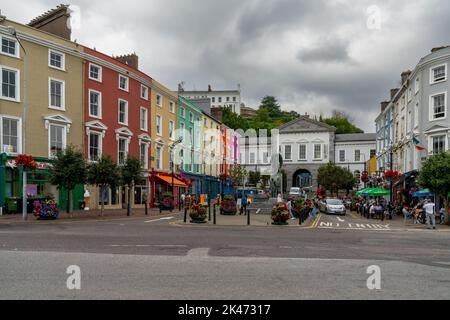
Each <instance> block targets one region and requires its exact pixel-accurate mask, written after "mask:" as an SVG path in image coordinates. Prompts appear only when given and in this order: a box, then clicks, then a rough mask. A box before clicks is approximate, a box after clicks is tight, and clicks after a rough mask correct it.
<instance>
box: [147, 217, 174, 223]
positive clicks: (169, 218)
mask: <svg viewBox="0 0 450 320" xmlns="http://www.w3.org/2000/svg"><path fill="white" fill-rule="evenodd" d="M173 218H174V217H165V218H159V219H153V220H147V221H144V223H149V222H155V221H161V220H171V219H173Z"/></svg>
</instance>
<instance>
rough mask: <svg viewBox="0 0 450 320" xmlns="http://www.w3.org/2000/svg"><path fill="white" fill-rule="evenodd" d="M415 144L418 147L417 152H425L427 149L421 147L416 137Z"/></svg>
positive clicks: (414, 138)
mask: <svg viewBox="0 0 450 320" xmlns="http://www.w3.org/2000/svg"><path fill="white" fill-rule="evenodd" d="M413 142H414V145H415V146H416V150H418V151H423V150H426V149H427V148H425V147H424V146H422V145H421V143H420V141H419V140H418V139H417V138H416V137H413Z"/></svg>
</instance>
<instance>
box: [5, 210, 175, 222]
mask: <svg viewBox="0 0 450 320" xmlns="http://www.w3.org/2000/svg"><path fill="white" fill-rule="evenodd" d="M179 213H180V212H179V211H178V210H174V211H173V212H170V211H162V213H160V212H159V209H158V208H149V209H148V215H145V209H143V208H135V209H132V210H131V216H127V210H126V209H105V210H104V212H103V216H102V215H101V211H100V209H98V210H97V209H96V210H88V211H84V210H76V211H74V212H72V213H71V214H68V213H66V212H60V213H59V216H58V219H56V220H38V219H37V218H36V217H35V216H34V215H33V214H32V213H29V214H28V218H27V220H26V221H24V220H23V219H22V214H21V213H19V214H6V215H3V216H0V224H10V223H40V222H43V221H46V222H52V223H53V222H54V223H59V222H70V221H93V220H97V221H108V220H116V219H132V218H143V217H158V216H166V215H168V214H170V215H176V214H179Z"/></svg>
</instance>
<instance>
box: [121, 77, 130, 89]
mask: <svg viewBox="0 0 450 320" xmlns="http://www.w3.org/2000/svg"><path fill="white" fill-rule="evenodd" d="M122 78H123V79H126V80H127V82H126V88H122V87H121V86H120V79H122ZM119 89H120V90H122V91H126V92H129V90H130V78H128V77H126V76H124V75H122V74H119Z"/></svg>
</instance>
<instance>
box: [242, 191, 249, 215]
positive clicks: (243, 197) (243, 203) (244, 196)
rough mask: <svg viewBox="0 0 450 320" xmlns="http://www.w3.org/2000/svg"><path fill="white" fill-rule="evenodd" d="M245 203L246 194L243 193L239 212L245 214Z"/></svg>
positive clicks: (246, 202)
mask: <svg viewBox="0 0 450 320" xmlns="http://www.w3.org/2000/svg"><path fill="white" fill-rule="evenodd" d="M247 204H248V200H247V196H246V195H245V194H244V195H243V196H242V200H241V211H240V214H242V213H244V215H246V214H247Z"/></svg>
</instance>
